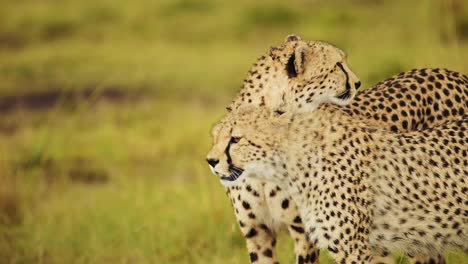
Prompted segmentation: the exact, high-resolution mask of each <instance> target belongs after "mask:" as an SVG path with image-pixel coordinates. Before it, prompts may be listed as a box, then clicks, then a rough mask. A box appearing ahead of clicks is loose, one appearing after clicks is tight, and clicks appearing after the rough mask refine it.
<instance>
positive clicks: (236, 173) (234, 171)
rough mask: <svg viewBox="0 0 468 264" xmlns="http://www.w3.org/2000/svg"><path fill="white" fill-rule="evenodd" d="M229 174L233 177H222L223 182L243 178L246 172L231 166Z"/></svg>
mask: <svg viewBox="0 0 468 264" xmlns="http://www.w3.org/2000/svg"><path fill="white" fill-rule="evenodd" d="M229 172H231V175H229V176H221V180H223V181H235V180H237V179H238V178H239V177H240V176H241V174H242V173H243V172H244V170H243V169H241V168H237V167H234V166H232V165H231V166H229Z"/></svg>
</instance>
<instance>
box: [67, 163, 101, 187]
mask: <svg viewBox="0 0 468 264" xmlns="http://www.w3.org/2000/svg"><path fill="white" fill-rule="evenodd" d="M68 177H69V178H70V180H71V181H73V182H79V183H85V184H103V183H107V182H108V181H109V174H108V173H107V171H105V170H102V169H97V168H88V167H76V168H73V169H71V170H70V171H69V172H68Z"/></svg>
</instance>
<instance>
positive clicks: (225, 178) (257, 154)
mask: <svg viewBox="0 0 468 264" xmlns="http://www.w3.org/2000/svg"><path fill="white" fill-rule="evenodd" d="M290 118H291V117H290V116H288V114H284V115H283V114H278V113H275V112H271V111H269V110H268V109H266V108H264V107H261V108H257V107H252V106H249V107H242V108H239V109H237V110H235V111H233V112H231V113H228V114H227V115H226V116H225V117H224V118H223V119H222V120H221V122H220V123H218V124H217V125H216V126H215V127H214V128H213V129H212V137H213V146H212V148H211V150H210V152H209V153H208V155H207V161H208V164H209V166H210V169H211V171H212V172H213V173H214V174H215V175H218V176H219V177H220V180H221V183H222V184H223V185H225V186H232V185H235V184H237V183H238V182H240V181H241V179H242V178H244V177H254V178H255V177H257V175H261V176H262V179H263V180H265V177H266V178H267V180H273V181H275V180H277V177H285V175H281V171H282V169H285V168H283V167H282V166H283V165H282V164H284V162H282V161H281V159H280V158H279V157H280V155H279V153H280V151H281V145H280V144H282V143H281V142H282V139H283V138H284V137H285V132H286V131H287V127H288V123H289V121H290ZM278 166H280V168H277V167H278Z"/></svg>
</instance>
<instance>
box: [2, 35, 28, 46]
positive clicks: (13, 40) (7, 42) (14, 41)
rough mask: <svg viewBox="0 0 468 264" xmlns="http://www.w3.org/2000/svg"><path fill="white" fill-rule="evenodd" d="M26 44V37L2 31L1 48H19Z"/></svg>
mask: <svg viewBox="0 0 468 264" xmlns="http://www.w3.org/2000/svg"><path fill="white" fill-rule="evenodd" d="M24 46H26V40H25V39H24V37H22V36H20V35H18V34H15V33H9V32H0V49H6V50H19V49H21V48H23V47H24Z"/></svg>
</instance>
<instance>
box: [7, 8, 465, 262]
mask: <svg viewBox="0 0 468 264" xmlns="http://www.w3.org/2000/svg"><path fill="white" fill-rule="evenodd" d="M290 33H296V34H299V35H301V36H302V37H303V39H307V40H326V41H328V42H331V43H333V44H335V45H337V46H338V47H340V48H342V49H344V50H345V51H346V52H347V53H348V55H349V64H350V67H351V68H352V69H353V70H354V71H355V72H356V73H357V75H358V76H359V77H360V78H361V79H362V81H363V86H364V87H371V86H372V85H373V84H375V83H376V82H378V81H380V80H383V79H385V78H387V77H390V76H391V75H393V74H396V73H398V72H400V71H405V70H410V69H412V68H417V67H448V68H450V69H452V70H458V71H461V72H463V73H465V74H466V71H467V70H468V3H466V2H465V1H464V0H425V1H422V0H412V1H407V0H350V1H345V0H342V1H339V0H326V1H325V0H323V1H322V0H315V1H313V0H311V1H306V0H296V1H283V0H281V1H280V0H273V1H248V0H236V1H221V0H157V1H151V0H142V1H128V0H113V1H110V0H102V1H92V0H81V1H72V0H60V1H58V0H41V1H38V0H15V1H6V0H0V263H247V261H248V258H247V252H246V250H245V249H244V240H243V238H242V236H241V235H240V233H239V232H238V228H237V224H236V221H235V217H234V214H233V212H232V209H231V207H230V204H229V201H228V199H227V198H226V196H225V194H224V189H223V188H222V187H221V185H220V184H219V182H218V180H217V179H216V177H215V176H213V175H211V173H210V171H209V169H208V167H207V165H206V164H205V155H206V153H207V151H208V150H209V148H210V144H211V139H210V136H209V131H210V129H211V126H212V125H213V124H214V123H215V122H216V121H217V120H218V119H219V118H220V117H221V116H222V115H223V113H224V107H225V106H226V105H228V103H229V102H230V100H231V98H233V96H234V94H235V93H236V92H237V90H238V89H239V87H240V85H241V84H242V80H243V78H244V77H245V76H246V73H247V71H248V69H249V68H250V65H251V64H252V63H253V62H254V61H255V59H256V58H257V57H259V56H260V55H262V54H263V53H265V52H267V50H268V49H269V47H270V46H273V45H278V44H281V43H282V41H283V39H284V37H285V36H286V35H287V34H290ZM291 246H292V244H291V242H290V241H289V240H287V237H286V236H283V237H281V239H280V243H279V245H278V247H279V251H280V257H281V261H282V262H284V263H292V259H293V252H292V248H291ZM447 257H448V258H449V259H450V260H451V263H463V262H464V263H468V260H467V259H466V258H465V257H464V256H463V254H461V253H457V252H448V253H447Z"/></svg>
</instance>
